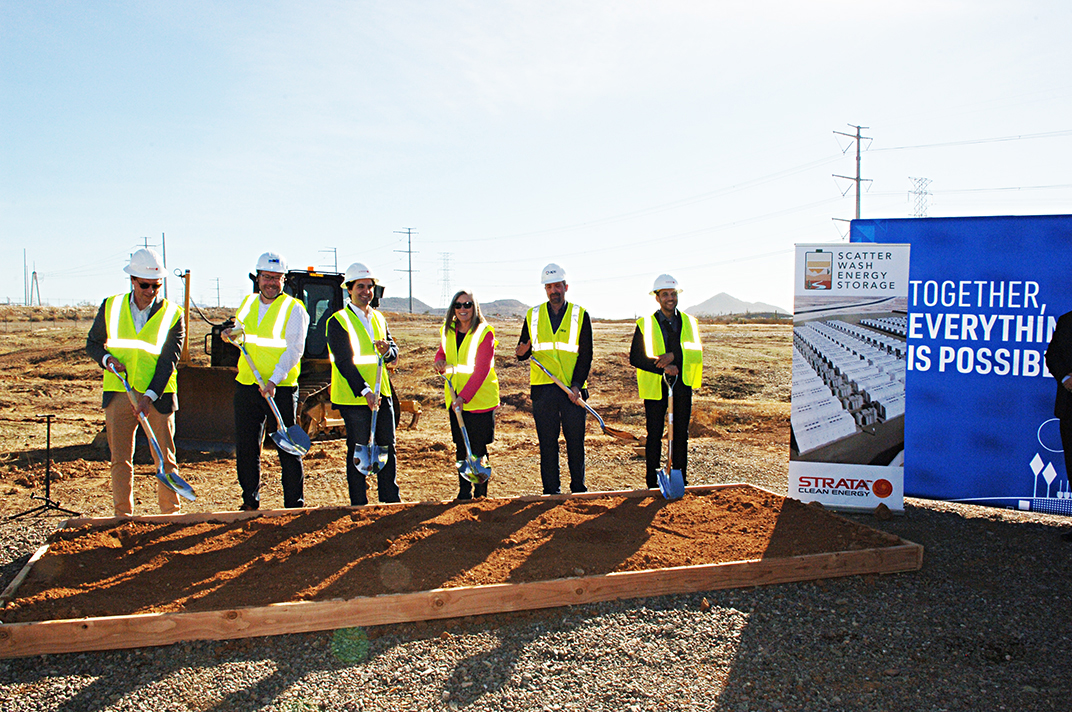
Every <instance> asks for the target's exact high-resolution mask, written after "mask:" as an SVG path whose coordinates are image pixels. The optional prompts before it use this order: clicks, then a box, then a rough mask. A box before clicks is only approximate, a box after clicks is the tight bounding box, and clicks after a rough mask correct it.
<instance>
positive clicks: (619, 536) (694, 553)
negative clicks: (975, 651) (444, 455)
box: [2, 486, 901, 623]
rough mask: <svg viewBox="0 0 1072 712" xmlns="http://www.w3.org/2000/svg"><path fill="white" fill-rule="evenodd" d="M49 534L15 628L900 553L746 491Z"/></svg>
mask: <svg viewBox="0 0 1072 712" xmlns="http://www.w3.org/2000/svg"><path fill="white" fill-rule="evenodd" d="M207 517H208V520H207V521H202V522H199V523H157V522H143V521H141V522H140V521H124V522H117V523H111V524H109V525H106V526H101V525H99V524H87V525H82V526H76V527H73V528H70V529H65V530H61V531H59V532H57V533H56V534H54V535H53V537H52V540H51V543H50V547H49V550H48V552H47V554H45V556H43V557H42V558H41V559H40V560H39V561H38V562H37V563H36V564H35V565H34V567H33V569H32V571H31V573H30V575H29V576H28V577H27V579H26V580H25V581H24V582H23V584H22V585H21V587H20V588H19V590H18V597H17V598H16V599H15V601H14V602H13V603H11V604H10V605H9V606H8V608H7V609H6V610H5V611H4V612H3V616H2V618H3V621H4V622H7V623H11V622H17V621H38V620H50V619H65V618H81V617H85V616H89V617H95V616H105V615H121V614H133V613H147V612H158V611H206V610H221V609H230V608H236V607H245V606H263V605H267V604H270V603H279V602H287V601H298V600H318V601H323V600H332V599H351V598H356V597H361V596H375V595H378V594H384V593H398V592H408V591H422V590H430V589H434V588H441V587H446V588H454V587H460V586H478V585H483V584H495V583H524V582H531V581H544V580H551V579H559V578H566V577H571V576H594V575H599V574H606V573H610V572H614V571H639V570H648V569H664V568H670V567H675V566H689V565H696V564H710V563H722V562H728V561H747V560H755V559H768V558H775V557H788V556H798V555H803V554H816V553H825V552H834V551H853V550H860V549H874V548H884V547H889V546H895V545H897V544H899V543H901V542H900V540H899V539H898V538H897V537H895V536H892V535H889V534H886V533H884V532H879V531H876V530H873V529H870V528H868V527H865V526H863V525H861V524H857V523H855V522H852V521H850V520H847V519H844V518H841V517H838V516H837V515H834V514H832V513H830V512H827V511H825V510H824V509H822V508H821V507H813V506H806V505H803V504H801V503H800V502H798V501H796V500H792V499H786V498H783V497H781V496H778V495H775V494H771V493H768V492H765V491H763V490H759V489H756V488H754V487H749V486H733V487H726V488H722V489H716V490H714V491H710V492H707V493H703V494H693V493H689V494H687V495H686V496H685V497H684V498H683V499H680V500H677V501H673V502H667V501H666V500H664V499H662V498H661V497H658V496H657V495H656V496H652V497H623V496H620V495H609V496H604V497H599V498H592V499H583V498H568V499H564V500H552V499H491V500H477V501H473V502H464V503H462V502H454V503H422V504H404V505H391V506H380V507H375V506H374V507H365V508H359V509H340V508H332V509H311V510H299V511H293V512H286V513H280V514H273V515H272V516H254V517H252V518H249V517H242V518H236V517H235V515H229V516H228V517H223V518H215V519H214V518H212V516H211V515H207Z"/></svg>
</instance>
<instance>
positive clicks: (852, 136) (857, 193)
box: [834, 124, 871, 220]
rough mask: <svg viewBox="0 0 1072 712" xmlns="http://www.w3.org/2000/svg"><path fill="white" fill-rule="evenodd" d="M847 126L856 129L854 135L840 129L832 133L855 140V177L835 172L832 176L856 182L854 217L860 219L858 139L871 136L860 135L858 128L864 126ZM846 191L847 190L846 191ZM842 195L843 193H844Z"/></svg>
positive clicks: (860, 179)
mask: <svg viewBox="0 0 1072 712" xmlns="http://www.w3.org/2000/svg"><path fill="white" fill-rule="evenodd" d="M849 126H851V127H852V128H854V129H856V133H855V135H854V134H847V133H844V132H842V131H835V132H834V133H835V134H837V135H838V136H848V137H849V138H851V139H853V140H854V141H856V177H855V178H850V177H849V176H839V175H837V174H836V173H835V174H834V177H835V178H844V179H845V180H851V181H853V182H854V183H856V219H857V220H859V219H860V184H861V183H863V182H864V179H863V178H861V177H860V140H861V139H865V138H866V139H867V140H868V141H870V140H871V138H870V137H869V136H861V135H860V130H861V129H866V128H867V127H866V126H854V125H853V124H849ZM845 150H847V149H845ZM845 150H843V151H842V153H844V152H845ZM867 182H868V183H870V182H871V180H870V179H867ZM846 192H848V191H846ZM842 195H844V193H843V194H842Z"/></svg>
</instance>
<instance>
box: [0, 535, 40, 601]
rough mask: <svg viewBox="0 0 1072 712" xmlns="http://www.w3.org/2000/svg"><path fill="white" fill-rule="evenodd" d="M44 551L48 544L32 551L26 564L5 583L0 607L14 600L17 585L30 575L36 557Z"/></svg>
mask: <svg viewBox="0 0 1072 712" xmlns="http://www.w3.org/2000/svg"><path fill="white" fill-rule="evenodd" d="M46 551H48V544H45V545H44V546H42V547H40V548H38V550H37V551H35V552H34V555H33V556H31V557H30V559H29V561H27V562H26V565H25V566H23V567H22V568H21V569H20V570H19V573H18V575H17V576H15V578H13V579H12V580H11V583H9V584H8V585H7V588H5V589H4V592H3V593H0V608H3V607H4V606H6V605H7V604H8V603H10V602H11V601H12V600H14V598H15V593H16V592H17V591H18V590H19V586H20V585H22V582H23V581H25V580H26V577H27V576H29V575H30V569H32V568H33V565H34V564H36V563H37V560H38V559H40V558H41V557H42V556H44V555H45V552H46Z"/></svg>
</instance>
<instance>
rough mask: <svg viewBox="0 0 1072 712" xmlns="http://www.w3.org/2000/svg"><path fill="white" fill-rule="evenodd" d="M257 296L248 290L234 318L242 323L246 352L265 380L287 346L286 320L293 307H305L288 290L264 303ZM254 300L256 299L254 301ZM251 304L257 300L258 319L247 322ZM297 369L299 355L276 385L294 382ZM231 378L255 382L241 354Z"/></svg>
mask: <svg viewBox="0 0 1072 712" xmlns="http://www.w3.org/2000/svg"><path fill="white" fill-rule="evenodd" d="M260 299H261V297H260V294H250V295H248V296H247V297H246V298H245V299H243V300H242V304H241V305H239V307H238V312H237V313H236V314H235V321H236V322H238V323H240V324H241V325H242V332H243V333H244V334H245V344H246V350H247V351H249V356H250V358H252V359H253V363H254V365H255V366H256V368H257V371H258V373H260V375H261V378H262V379H263V380H265V381H267V380H268V379H270V378H271V377H272V373H274V372H275V367H276V366H277V365H279V359H280V358H282V357H283V353H284V352H285V351H286V350H287V338H286V329H287V321H288V320H289V319H290V316H291V314H293V313H294V310H295V309H304V308H305V307H304V306H303V305H302V304H301V302H299V301H298V300H297V299H295V298H294V297H292V296H290V295H289V294H282V293H281V294H280V295H279V296H278V297H276V298H275V299H273V300H272V303H271V304H267V305H266V304H264V302H261V301H260ZM258 302H260V303H259V304H258ZM254 304H257V311H258V316H259V317H260V319H259V321H258V322H257V323H255V324H254V323H250V324H247V323H246V319H247V318H248V317H249V315H250V313H251V312H252V311H253V306H254ZM262 310H263V312H262ZM299 373H301V360H300V359H299V360H298V363H296V364H295V365H294V368H292V369H290V371H288V372H287V374H286V376H284V377H283V380H282V382H280V383H277V384H276V385H277V386H293V385H296V384H297V383H298V374H299ZM235 380H237V381H238V382H239V383H241V384H243V385H246V386H252V385H253V384H255V383H256V382H257V379H256V378H255V377H254V376H253V371H252V370H251V369H250V367H249V364H248V363H247V362H246V359H244V358H239V359H238V377H237V378H236V379H235Z"/></svg>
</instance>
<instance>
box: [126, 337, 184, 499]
mask: <svg viewBox="0 0 1072 712" xmlns="http://www.w3.org/2000/svg"><path fill="white" fill-rule="evenodd" d="M112 358H115V357H114V356H113V357H112ZM108 370H109V371H111V372H112V373H114V374H115V375H116V376H118V377H119V380H121V381H122V382H123V388H125V389H126V391H127V398H129V399H130V405H131V406H133V407H134V412H135V413H136V414H137V416H138V422H139V423H141V427H142V430H144V431H145V436H146V437H147V438H148V439H149V444H150V445H151V446H152V448H153V452H155V453H156V479H158V480H160V481H161V482H163V483H164V484H165V485H167V488H168V489H170V490H171V491H172V492H174V493H175V494H177V495H179V496H180V497H184V498H186V499H188V500H190V501H191V502H193V501H194V500H195V499H197V496H196V495H195V494H194V488H193V487H191V486H190V485H189V483H188V482H186V480H184V479H182V478H181V477H179V473H178V472H164V453H163V452H162V451H161V450H160V443H158V442H157V441H156V435H155V434H154V433H153V428H152V426H151V425H149V419H148V418H146V417H145V414H144V413H142V412H141V411H139V410H138V397H137V396H135V395H134V389H133V388H131V387H130V381H128V380H127V377H126V376H124V375H123V374H122V373H120V372H119V371H117V370H116V368H115V366H113V365H112V362H111V361H109V362H108Z"/></svg>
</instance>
